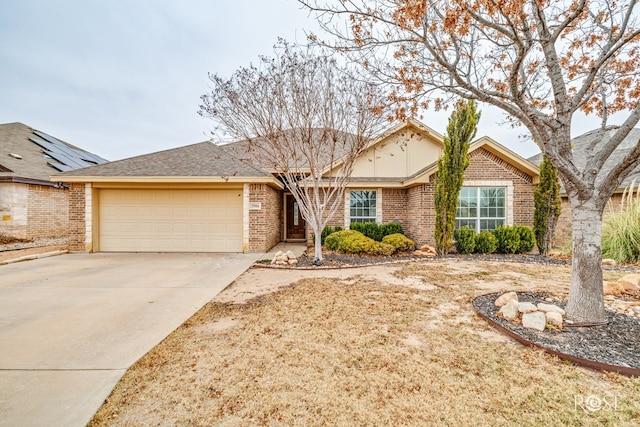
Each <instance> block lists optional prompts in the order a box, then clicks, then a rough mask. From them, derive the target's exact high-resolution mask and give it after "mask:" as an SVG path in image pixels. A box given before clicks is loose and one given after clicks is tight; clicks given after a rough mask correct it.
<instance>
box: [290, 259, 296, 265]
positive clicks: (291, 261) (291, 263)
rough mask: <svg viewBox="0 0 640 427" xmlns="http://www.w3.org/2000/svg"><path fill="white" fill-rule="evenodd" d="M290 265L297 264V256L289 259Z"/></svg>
mask: <svg viewBox="0 0 640 427" xmlns="http://www.w3.org/2000/svg"><path fill="white" fill-rule="evenodd" d="M288 263H289V265H297V264H298V260H297V259H296V258H293V259H290V260H289V261H288Z"/></svg>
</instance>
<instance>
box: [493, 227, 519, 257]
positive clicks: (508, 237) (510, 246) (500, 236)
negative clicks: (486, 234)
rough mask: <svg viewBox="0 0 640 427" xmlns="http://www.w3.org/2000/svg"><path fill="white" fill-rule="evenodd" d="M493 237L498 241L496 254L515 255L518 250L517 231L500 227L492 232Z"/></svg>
mask: <svg viewBox="0 0 640 427" xmlns="http://www.w3.org/2000/svg"><path fill="white" fill-rule="evenodd" d="M493 235H494V236H496V239H497V240H498V248H497V249H496V251H497V252H499V253H501V254H515V253H516V252H518V250H519V249H520V233H519V232H518V230H517V229H515V228H513V227H511V226H508V225H501V226H499V227H497V228H496V229H495V230H493Z"/></svg>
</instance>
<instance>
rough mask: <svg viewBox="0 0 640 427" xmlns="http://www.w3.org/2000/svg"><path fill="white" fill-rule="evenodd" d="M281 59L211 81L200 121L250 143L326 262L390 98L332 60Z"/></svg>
mask: <svg viewBox="0 0 640 427" xmlns="http://www.w3.org/2000/svg"><path fill="white" fill-rule="evenodd" d="M275 51H276V56H275V57H274V58H269V57H261V58H260V62H259V65H258V66H253V65H252V66H249V67H246V68H240V69H238V70H237V71H236V72H235V73H234V74H233V75H232V76H231V77H230V78H228V79H225V78H222V77H219V76H218V75H210V76H209V78H210V80H211V84H212V87H211V92H210V93H208V94H206V95H204V96H202V105H201V106H200V114H201V115H202V116H205V117H210V118H211V119H213V120H214V121H215V122H216V124H217V125H218V128H217V129H219V130H220V131H222V132H224V133H225V134H227V135H229V136H231V137H232V138H236V139H241V140H245V141H246V149H247V150H248V151H250V152H251V156H250V157H252V158H253V159H254V161H255V162H256V163H257V164H260V165H263V166H265V167H266V168H267V169H268V170H269V171H270V172H273V173H274V174H276V175H277V176H279V177H281V179H282V181H283V183H284V184H285V186H286V188H287V189H288V190H289V191H290V192H291V194H292V195H293V197H294V198H295V200H296V202H297V203H298V206H299V208H300V211H301V214H302V216H303V218H304V219H305V220H306V221H307V223H308V224H309V226H310V227H311V229H312V231H313V233H314V234H315V236H316V238H315V262H321V261H322V244H321V241H320V235H321V233H322V230H323V229H324V227H325V226H326V225H327V223H328V222H329V220H330V219H331V217H332V216H333V215H334V214H335V213H336V211H337V210H338V208H339V207H340V206H341V203H342V201H343V200H344V190H345V187H346V185H347V183H348V182H349V180H350V176H351V172H352V170H353V165H354V160H355V159H356V157H357V156H358V155H359V154H361V153H362V151H363V150H364V149H365V148H366V147H367V143H368V142H369V141H370V140H371V139H372V137H373V136H374V135H375V134H376V133H378V132H380V130H381V128H382V126H383V124H384V123H385V120H386V118H385V117H384V116H383V114H382V113H383V102H384V101H385V99H386V98H385V96H384V95H383V93H382V92H381V90H380V88H379V87H376V86H375V85H373V84H371V83H368V82H366V81H364V80H361V79H359V78H358V75H357V73H356V71H355V70H354V69H353V68H349V67H346V66H345V67H341V66H339V65H338V63H337V62H336V60H335V59H333V58H331V57H330V56H327V55H325V54H322V53H320V54H315V53H314V52H312V51H311V50H310V49H309V48H307V49H300V48H295V47H292V46H290V45H289V44H287V43H286V42H284V41H280V42H279V44H278V45H277V46H276V49H275Z"/></svg>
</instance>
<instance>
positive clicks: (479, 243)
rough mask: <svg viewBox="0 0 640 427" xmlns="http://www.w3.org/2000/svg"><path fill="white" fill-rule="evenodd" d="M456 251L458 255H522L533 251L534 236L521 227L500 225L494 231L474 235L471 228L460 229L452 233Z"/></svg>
mask: <svg viewBox="0 0 640 427" xmlns="http://www.w3.org/2000/svg"><path fill="white" fill-rule="evenodd" d="M454 238H455V240H456V250H457V251H458V253H460V254H471V253H480V254H490V253H493V252H498V253H501V254H523V253H528V252H531V251H532V250H533V247H534V246H535V236H534V234H533V231H532V230H531V228H529V227H526V226H523V225H514V226H509V225H501V226H499V227H498V228H496V229H495V230H493V231H492V232H491V231H482V232H480V233H479V234H476V231H475V230H474V229H473V228H471V227H461V228H459V229H457V230H456V231H455V233H454Z"/></svg>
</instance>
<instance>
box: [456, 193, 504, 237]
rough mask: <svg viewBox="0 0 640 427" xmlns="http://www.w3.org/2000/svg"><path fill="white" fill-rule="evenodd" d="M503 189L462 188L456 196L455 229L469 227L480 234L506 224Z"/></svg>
mask: <svg viewBox="0 0 640 427" xmlns="http://www.w3.org/2000/svg"><path fill="white" fill-rule="evenodd" d="M506 194H507V191H506V188H505V187H462V189H461V190H460V196H458V210H457V212H456V229H458V228H460V227H464V226H469V227H471V228H473V229H474V230H476V232H478V233H479V232H481V231H484V230H489V231H491V230H495V229H496V228H497V227H498V226H500V225H504V224H506V222H507V221H506V219H507V208H506V206H507V200H506V199H507V197H506Z"/></svg>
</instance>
